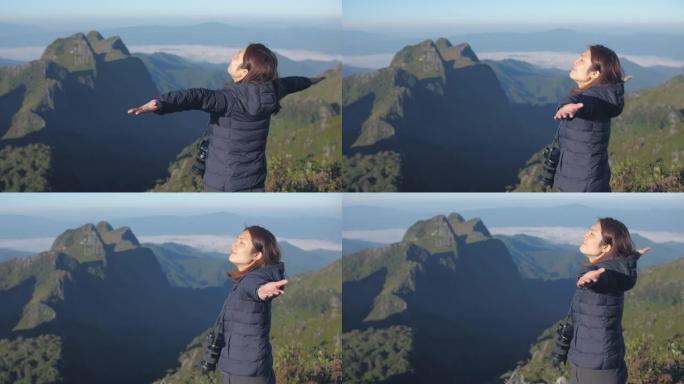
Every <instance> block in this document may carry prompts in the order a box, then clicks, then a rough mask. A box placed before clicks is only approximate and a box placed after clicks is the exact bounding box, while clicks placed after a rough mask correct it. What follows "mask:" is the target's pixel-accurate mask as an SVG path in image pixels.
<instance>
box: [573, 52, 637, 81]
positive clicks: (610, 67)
mask: <svg viewBox="0 0 684 384" xmlns="http://www.w3.org/2000/svg"><path fill="white" fill-rule="evenodd" d="M589 54H590V56H591V70H592V71H599V77H597V78H596V79H594V80H592V81H591V82H589V84H587V85H585V86H584V87H582V88H573V89H572V90H571V92H573V93H580V92H583V91H585V90H587V89H588V88H591V87H593V86H594V85H600V84H618V83H624V80H623V78H624V77H625V73H624V71H623V70H622V65H620V58H618V55H617V54H616V53H615V52H614V51H613V50H612V49H610V48H608V47H605V46H603V45H592V46H590V47H589Z"/></svg>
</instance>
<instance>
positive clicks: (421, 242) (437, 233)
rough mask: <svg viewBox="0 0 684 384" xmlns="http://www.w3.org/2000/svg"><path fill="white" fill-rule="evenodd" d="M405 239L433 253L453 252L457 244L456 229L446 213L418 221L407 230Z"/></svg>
mask: <svg viewBox="0 0 684 384" xmlns="http://www.w3.org/2000/svg"><path fill="white" fill-rule="evenodd" d="M403 241H405V242H411V243H414V244H416V245H418V246H420V247H423V248H425V249H427V250H428V251H430V252H431V253H443V252H452V251H454V250H455V249H456V246H457V243H456V238H455V234H454V231H453V230H452V228H451V225H450V224H449V221H448V219H447V218H446V216H444V215H437V216H435V217H433V218H431V219H428V220H420V221H418V222H416V223H415V224H413V225H412V226H411V227H410V228H409V229H408V230H407V231H406V234H404V238H403Z"/></svg>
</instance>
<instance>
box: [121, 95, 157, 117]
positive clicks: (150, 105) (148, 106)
mask: <svg viewBox="0 0 684 384" xmlns="http://www.w3.org/2000/svg"><path fill="white" fill-rule="evenodd" d="M157 109H159V103H158V102H157V100H156V99H155V100H150V101H148V102H147V103H145V104H144V105H142V106H140V107H137V108H131V109H129V110H128V114H129V115H136V116H137V115H141V114H143V113H147V112H152V111H156V110H157Z"/></svg>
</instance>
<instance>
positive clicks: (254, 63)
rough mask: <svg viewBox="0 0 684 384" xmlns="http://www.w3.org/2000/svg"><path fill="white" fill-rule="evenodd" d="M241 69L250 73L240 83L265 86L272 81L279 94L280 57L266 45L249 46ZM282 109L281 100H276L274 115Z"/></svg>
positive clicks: (255, 44)
mask: <svg viewBox="0 0 684 384" xmlns="http://www.w3.org/2000/svg"><path fill="white" fill-rule="evenodd" d="M240 68H241V69H246V70H247V71H248V72H247V76H245V77H244V78H243V79H241V80H240V81H238V83H256V84H263V83H266V82H269V81H272V82H273V86H274V87H275V89H276V94H277V93H278V82H277V81H276V80H278V57H277V56H276V54H275V53H273V51H271V50H270V49H268V48H267V47H266V46H265V45H263V44H259V43H251V44H249V45H248V46H247V48H245V53H244V54H243V56H242V65H240ZM280 108H281V107H280V100H276V107H275V110H274V111H273V114H274V115H275V114H277V113H278V112H279V111H280Z"/></svg>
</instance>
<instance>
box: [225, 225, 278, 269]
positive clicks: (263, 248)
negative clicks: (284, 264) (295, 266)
mask: <svg viewBox="0 0 684 384" xmlns="http://www.w3.org/2000/svg"><path fill="white" fill-rule="evenodd" d="M245 231H247V232H249V236H250V237H251V238H252V246H253V247H254V253H258V252H261V258H260V259H259V260H257V261H255V262H254V263H252V265H250V266H249V267H247V268H246V269H245V270H244V271H238V270H237V269H233V270H232V271H230V272H228V277H230V278H231V279H233V280H235V281H237V280H240V279H242V278H243V277H245V275H246V274H248V273H250V272H252V271H253V270H255V269H257V268H260V267H262V266H264V265H272V264H277V263H279V262H280V246H279V245H278V241H277V240H276V238H275V236H273V234H272V233H271V231H269V230H268V229H266V228H263V227H260V226H258V225H252V226H249V227H247V228H245Z"/></svg>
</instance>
